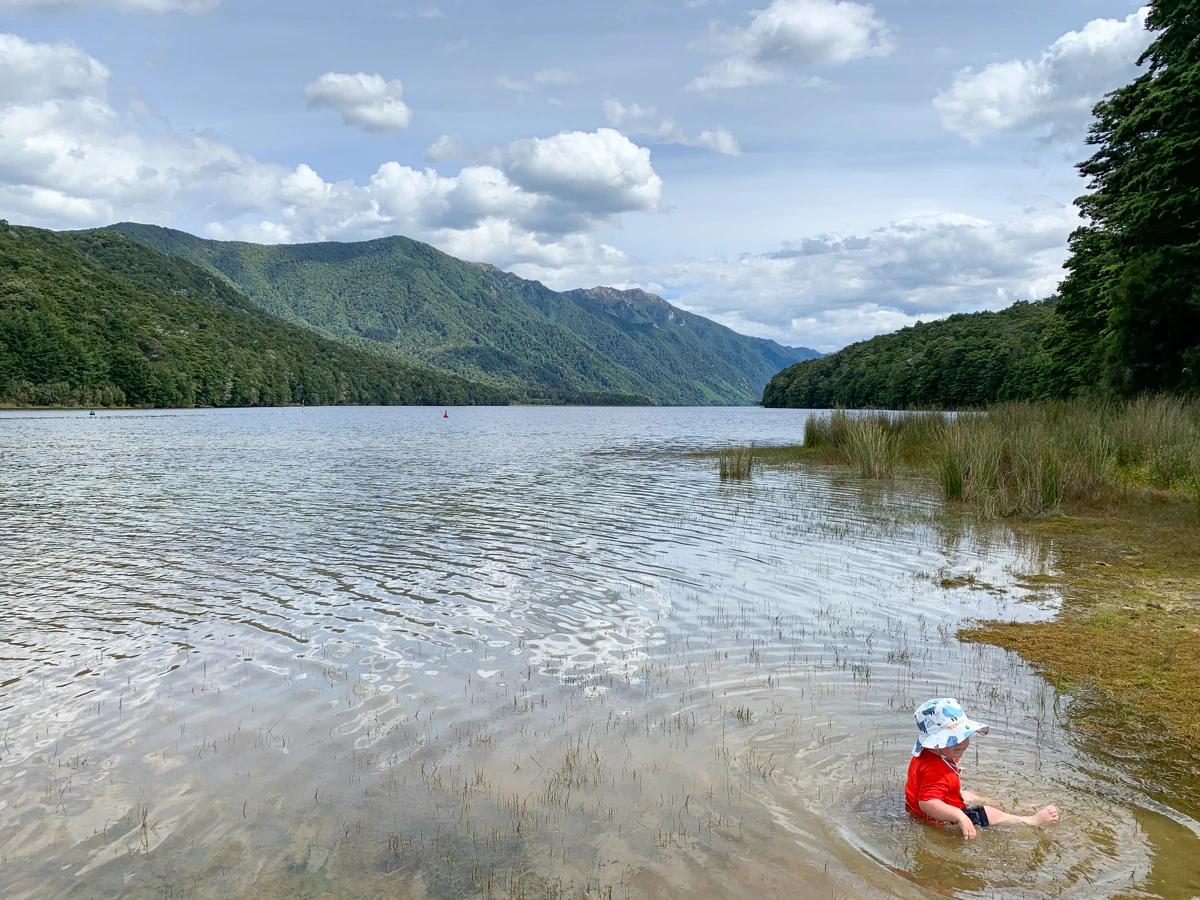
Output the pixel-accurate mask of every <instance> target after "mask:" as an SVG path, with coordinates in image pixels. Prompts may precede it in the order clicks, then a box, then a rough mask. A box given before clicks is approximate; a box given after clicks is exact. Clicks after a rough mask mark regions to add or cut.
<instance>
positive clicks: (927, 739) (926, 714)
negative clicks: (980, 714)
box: [913, 697, 991, 756]
mask: <svg viewBox="0 0 1200 900" xmlns="http://www.w3.org/2000/svg"><path fill="white" fill-rule="evenodd" d="M913 718H915V719H916V720H917V731H919V732H920V734H919V735H917V745H916V746H915V747H913V756H920V755H921V751H922V750H924V749H926V748H928V749H930V750H944V749H945V748H947V747H957V746H958V745H959V744H961V743H962V742H963V741H965V740H966V739H967V738H969V737H971V736H972V735H975V734H987V733H988V731H990V730H991V726H989V725H984V724H983V723H981V722H976V721H974V720H972V719H968V718H967V714H966V713H965V712H963V708H962V704H961V703H959V702H958V701H957V700H955V699H954V698H953V697H939V698H938V699H936V700H928V701H926V702H925V703H922V704H921V705H920V706H918V707H917V710H916V712H914V713H913Z"/></svg>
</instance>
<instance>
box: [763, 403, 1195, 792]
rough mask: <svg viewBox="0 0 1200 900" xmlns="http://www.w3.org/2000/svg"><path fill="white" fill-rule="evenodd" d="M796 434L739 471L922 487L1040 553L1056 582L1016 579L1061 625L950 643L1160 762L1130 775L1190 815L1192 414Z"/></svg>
mask: <svg viewBox="0 0 1200 900" xmlns="http://www.w3.org/2000/svg"><path fill="white" fill-rule="evenodd" d="M804 434H805V442H804V444H803V445H802V446H793V447H775V448H767V447H763V448H757V449H756V450H755V451H754V459H753V460H752V462H751V463H747V464H746V469H747V471H750V470H751V466H752V467H753V469H755V470H756V469H758V468H760V467H762V466H770V465H772V464H788V463H796V462H808V463H810V464H811V463H818V464H828V465H836V466H844V467H849V468H850V469H852V470H854V471H857V472H858V473H859V474H861V475H862V476H863V477H864V478H874V479H879V478H892V477H897V476H905V477H918V478H926V479H928V480H930V481H931V482H932V483H934V484H936V485H937V487H938V489H939V490H940V492H941V495H942V496H943V497H944V498H945V500H946V501H947V504H948V505H949V506H950V507H951V508H957V509H959V510H961V511H962V512H963V513H965V514H968V515H971V514H973V515H976V516H978V517H980V518H983V519H1003V520H1005V521H1007V522H1008V523H1009V524H1010V525H1011V527H1012V528H1013V529H1014V531H1015V532H1017V533H1018V534H1019V535H1028V536H1032V537H1037V538H1039V539H1042V540H1044V541H1046V542H1047V543H1048V545H1050V546H1052V547H1053V552H1054V559H1055V564H1056V569H1057V573H1056V574H1055V575H1053V576H1050V577H1047V576H1044V575H1037V576H1029V577H1028V578H1027V579H1022V580H1023V581H1026V580H1027V582H1028V584H1027V586H1028V587H1031V588H1034V589H1038V590H1053V591H1055V592H1056V593H1057V594H1058V595H1059V596H1061V597H1062V599H1063V606H1062V609H1061V612H1060V613H1059V615H1058V616H1057V617H1056V618H1055V619H1054V620H1052V621H1048V622H1041V623H1012V622H978V623H975V624H973V625H972V627H970V628H966V629H964V630H963V631H962V632H960V635H959V636H960V638H962V639H963V640H967V641H971V642H978V643H989V644H995V645H998V646H1001V647H1004V648H1006V649H1009V650H1013V651H1016V652H1017V653H1019V654H1020V655H1021V656H1022V657H1023V658H1024V659H1025V660H1026V661H1028V662H1029V663H1030V664H1031V665H1032V666H1033V667H1034V668H1035V669H1036V670H1037V671H1038V672H1039V673H1041V674H1042V675H1044V676H1045V677H1046V678H1047V679H1048V680H1050V681H1051V682H1052V683H1054V684H1055V685H1057V686H1058V687H1060V688H1062V689H1064V690H1066V691H1068V692H1070V693H1071V695H1072V697H1073V700H1074V702H1073V703H1072V706H1071V710H1072V713H1071V715H1072V717H1073V719H1074V720H1075V721H1077V722H1078V723H1079V724H1080V725H1081V726H1083V728H1084V730H1085V732H1086V733H1087V734H1090V735H1094V736H1096V737H1097V738H1098V739H1099V740H1100V741H1101V742H1102V743H1101V746H1104V747H1109V748H1127V747H1128V746H1130V744H1129V742H1130V741H1135V742H1141V741H1145V740H1149V741H1150V746H1153V747H1156V748H1158V749H1159V750H1160V751H1161V752H1159V753H1148V754H1147V753H1140V754H1133V755H1131V756H1130V759H1131V760H1142V762H1137V763H1131V764H1136V765H1142V764H1143V763H1144V764H1145V765H1147V766H1152V768H1151V769H1147V770H1146V771H1142V772H1139V773H1138V774H1139V776H1145V777H1146V778H1148V779H1149V781H1150V783H1152V784H1157V785H1160V786H1163V787H1162V789H1163V790H1168V789H1172V790H1184V787H1183V786H1181V785H1180V784H1176V786H1175V787H1174V788H1168V787H1165V786H1164V785H1167V784H1168V783H1169V782H1170V779H1171V778H1177V779H1178V778H1180V777H1184V778H1185V779H1186V793H1187V796H1190V797H1192V798H1193V799H1192V800H1191V801H1189V803H1190V806H1191V808H1192V814H1200V799H1196V798H1197V792H1196V780H1195V779H1196V777H1197V775H1198V774H1200V754H1198V753H1197V752H1196V751H1195V750H1194V749H1183V750H1181V749H1180V748H1189V747H1194V745H1195V743H1196V742H1197V741H1200V402H1196V401H1189V400H1184V399H1178V398H1174V397H1143V398H1140V399H1137V400H1134V401H1132V402H1129V403H1124V404H1118V403H1092V402H1085V401H1071V402H1047V403H1021V404H1007V405H1001V406H996V407H993V408H992V409H990V410H988V411H986V412H972V413H961V414H958V415H946V414H939V413H919V412H918V413H878V412H862V413H851V412H846V411H844V410H835V411H833V412H832V413H816V414H811V415H810V416H809V418H808V420H807V421H806V424H805V431H804ZM943 586H944V587H946V588H947V589H956V588H965V589H971V588H972V587H974V585H973V584H972V583H970V582H969V581H968V582H963V583H959V582H957V581H954V580H951V581H947V582H945V583H944V584H943ZM982 587H983V588H984V589H986V588H987V587H988V586H986V585H985V586H982ZM1172 756H1173V757H1174V762H1175V763H1178V765H1164V764H1163V763H1164V761H1168V762H1170V760H1167V757H1172ZM1181 772H1183V773H1190V774H1186V775H1184V776H1181V775H1180V774H1179V773H1181ZM1171 773H1174V774H1173V775H1172V774H1171Z"/></svg>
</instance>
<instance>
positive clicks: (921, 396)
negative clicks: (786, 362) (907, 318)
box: [763, 0, 1200, 408]
mask: <svg viewBox="0 0 1200 900" xmlns="http://www.w3.org/2000/svg"><path fill="white" fill-rule="evenodd" d="M1146 27H1147V28H1148V29H1149V30H1150V31H1151V32H1153V33H1154V35H1155V38H1154V41H1153V43H1152V44H1151V46H1150V47H1149V49H1148V50H1146V52H1145V53H1144V54H1143V55H1142V58H1141V60H1139V65H1141V66H1143V67H1144V69H1145V71H1144V72H1143V73H1142V74H1141V75H1140V76H1139V77H1138V78H1136V79H1135V80H1134V81H1133V82H1131V83H1130V84H1128V85H1126V86H1124V87H1122V88H1119V89H1118V90H1116V91H1114V92H1112V93H1111V94H1109V95H1108V96H1107V97H1106V98H1105V99H1104V100H1102V101H1101V102H1100V103H1099V104H1097V105H1096V107H1095V110H1094V116H1095V118H1094V121H1093V124H1092V126H1091V129H1090V131H1089V133H1088V139H1087V140H1088V144H1089V145H1090V146H1092V147H1094V148H1095V150H1094V153H1093V154H1092V156H1091V157H1090V158H1089V159H1087V160H1086V161H1084V162H1082V163H1080V164H1079V167H1078V168H1079V170H1080V172H1081V173H1082V174H1083V175H1084V176H1086V177H1087V178H1088V185H1087V187H1088V193H1086V194H1085V195H1084V196H1082V197H1080V198H1079V199H1078V200H1077V201H1076V204H1077V206H1078V207H1079V209H1080V211H1081V212H1082V213H1083V214H1084V217H1085V219H1086V220H1087V224H1086V225H1084V226H1083V227H1081V228H1079V229H1078V230H1076V231H1075V233H1074V234H1072V235H1071V238H1070V245H1069V249H1070V257H1069V259H1068V260H1067V263H1066V270H1067V275H1066V277H1065V278H1064V280H1063V282H1062V284H1061V285H1060V287H1059V290H1058V293H1057V295H1056V296H1055V297H1053V298H1051V299H1050V300H1049V301H1048V302H1047V303H1045V304H1034V305H1030V304H1019V305H1018V306H1016V307H1013V308H1012V309H1009V310H1005V311H1004V312H1003V313H977V314H973V315H965V316H952V317H951V318H950V319H949V320H948V321H947V322H944V323H931V324H927V325H923V326H918V327H916V328H908V329H905V330H904V331H901V332H899V333H898V334H894V335H885V336H881V337H878V338H874V339H872V340H870V341H865V342H863V343H860V344H855V345H853V346H851V347H847V348H845V349H844V350H841V351H839V352H838V353H835V354H833V356H831V357H827V358H825V359H822V360H820V361H817V362H804V363H800V364H798V365H795V366H792V367H791V368H789V369H786V370H785V371H783V372H780V373H779V374H778V375H777V376H776V377H775V378H774V379H772V381H771V382H770V384H768V386H767V388H766V390H765V391H764V393H763V403H764V404H765V405H767V406H808V407H814V406H815V407H823V406H837V405H844V406H875V407H891V408H903V407H908V406H941V407H946V408H954V407H968V406H981V405H986V404H988V403H994V402H997V401H1001V400H1032V399H1040V398H1067V397H1074V396H1080V395H1091V396H1100V397H1114V398H1117V397H1129V396H1134V395H1137V394H1142V393H1146V392H1161V391H1166V392H1172V393H1183V394H1194V393H1198V392H1200V2H1197V0H1153V2H1151V4H1150V13H1149V17H1148V19H1147V23H1146ZM942 341H945V342H946V344H945V346H940V342H942Z"/></svg>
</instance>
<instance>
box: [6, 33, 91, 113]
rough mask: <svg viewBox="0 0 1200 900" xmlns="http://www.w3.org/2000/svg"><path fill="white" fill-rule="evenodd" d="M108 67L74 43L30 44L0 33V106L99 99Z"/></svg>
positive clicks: (16, 37)
mask: <svg viewBox="0 0 1200 900" xmlns="http://www.w3.org/2000/svg"><path fill="white" fill-rule="evenodd" d="M109 74H110V73H109V70H108V67H107V66H105V65H104V64H103V63H102V62H100V61H99V60H96V59H93V58H92V57H90V56H88V55H87V54H86V53H84V52H83V51H82V50H80V49H79V48H78V47H76V46H75V45H74V44H66V43H60V44H32V43H30V42H29V41H26V40H25V39H24V38H21V37H18V36H17V35H15V34H0V103H12V102H15V101H23V102H38V101H42V100H49V99H52V98H56V97H102V96H104V94H105V93H106V91H107V88H108V78H109Z"/></svg>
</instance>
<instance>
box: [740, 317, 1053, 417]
mask: <svg viewBox="0 0 1200 900" xmlns="http://www.w3.org/2000/svg"><path fill="white" fill-rule="evenodd" d="M1053 321H1054V308H1053V306H1052V305H1051V304H1050V303H1018V304H1016V305H1015V306H1011V307H1009V308H1008V309H1006V310H1003V311H1001V312H981V313H968V314H960V315H954V316H951V317H950V318H948V319H944V320H942V321H939V322H926V323H924V324H918V325H914V326H912V327H910V328H905V329H903V330H901V331H897V332H895V333H893V334H884V335H880V336H878V337H874V338H871V339H870V340H868V341H861V342H860V343H857V344H852V345H850V346H849V347H846V348H845V349H843V350H839V351H838V352H837V353H834V354H831V355H829V356H826V357H824V358H823V359H818V360H813V361H812V362H806V363H801V364H800V365H797V366H793V367H792V368H790V369H788V370H786V371H785V372H781V373H780V374H779V375H778V376H776V377H775V378H773V379H772V380H771V383H770V384H768V385H767V388H766V390H765V391H764V392H763V405H764V406H772V407H793V408H799V409H827V408H833V407H838V406H844V407H847V408H856V407H879V408H883V409H909V408H914V407H915V408H937V409H954V408H958V407H970V406H986V405H987V404H989V403H994V402H997V401H1004V400H1022V399H1028V398H1030V397H1034V396H1037V395H1038V394H1039V393H1040V390H1041V383H1042V380H1043V379H1044V378H1045V373H1046V366H1047V354H1046V350H1045V347H1044V338H1045V334H1046V330H1047V328H1049V327H1050V326H1051V325H1052V324H1053Z"/></svg>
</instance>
